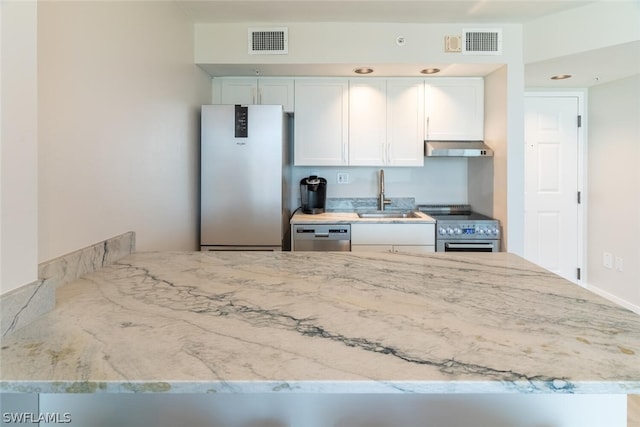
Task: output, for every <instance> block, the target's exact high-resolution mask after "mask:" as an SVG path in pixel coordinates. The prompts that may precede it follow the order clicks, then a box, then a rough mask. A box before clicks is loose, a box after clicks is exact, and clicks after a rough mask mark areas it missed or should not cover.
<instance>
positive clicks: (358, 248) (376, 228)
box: [351, 222, 436, 253]
mask: <svg viewBox="0 0 640 427" xmlns="http://www.w3.org/2000/svg"><path fill="white" fill-rule="evenodd" d="M435 239H436V238H435V224H421V223H419V224H407V223H404V224H398V223H390V224H384V223H358V222H356V223H353V224H351V251H352V252H363V251H369V252H414V253H426V252H435V247H436V246H435V245H436V240H435Z"/></svg>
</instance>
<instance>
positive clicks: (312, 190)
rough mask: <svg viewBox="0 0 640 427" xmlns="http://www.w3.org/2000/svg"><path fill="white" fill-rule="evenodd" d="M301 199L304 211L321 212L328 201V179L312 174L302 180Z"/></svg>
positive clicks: (310, 212)
mask: <svg viewBox="0 0 640 427" xmlns="http://www.w3.org/2000/svg"><path fill="white" fill-rule="evenodd" d="M300 200H301V204H302V212H304V213H306V214H321V213H323V212H324V206H325V204H326V202H327V180H326V179H324V178H322V177H319V176H316V175H311V176H308V177H306V178H302V180H300Z"/></svg>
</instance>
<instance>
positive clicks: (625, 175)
mask: <svg viewBox="0 0 640 427" xmlns="http://www.w3.org/2000/svg"><path fill="white" fill-rule="evenodd" d="M588 96H589V108H588V110H589V117H588V119H589V121H588V168H587V170H588V184H587V191H588V193H587V196H588V199H587V200H588V207H587V229H588V232H587V260H588V261H587V265H588V270H587V282H588V286H589V287H591V288H595V290H597V291H600V292H604V293H606V294H607V295H608V296H610V297H612V298H613V299H616V300H624V301H626V303H627V304H626V305H628V306H629V305H631V308H634V309H635V310H636V311H637V312H639V313H640V169H639V167H638V165H640V142H639V141H640V114H639V112H640V75H636V76H634V77H630V78H626V79H622V80H618V81H615V82H612V83H608V84H603V85H599V86H594V87H592V88H590V90H589V93H588ZM604 252H609V253H611V254H612V255H613V256H614V268H613V269H608V268H605V267H604V266H603V262H602V257H603V253H604ZM615 258H621V259H622V262H623V265H622V271H617V270H616V268H615ZM621 302H622V301H621Z"/></svg>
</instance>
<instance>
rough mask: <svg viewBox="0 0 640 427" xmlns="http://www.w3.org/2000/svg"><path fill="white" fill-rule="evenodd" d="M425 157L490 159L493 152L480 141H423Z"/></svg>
mask: <svg viewBox="0 0 640 427" xmlns="http://www.w3.org/2000/svg"><path fill="white" fill-rule="evenodd" d="M424 155H425V156H427V157H491V156H493V150H492V149H491V148H490V147H489V146H488V145H486V144H485V143H484V142H482V141H425V142H424Z"/></svg>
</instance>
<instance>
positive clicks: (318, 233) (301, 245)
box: [292, 224, 351, 251]
mask: <svg viewBox="0 0 640 427" xmlns="http://www.w3.org/2000/svg"><path fill="white" fill-rule="evenodd" d="M292 231H293V250H294V251H350V250H351V224H305V225H301V224H296V225H294V226H293V230H292Z"/></svg>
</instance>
